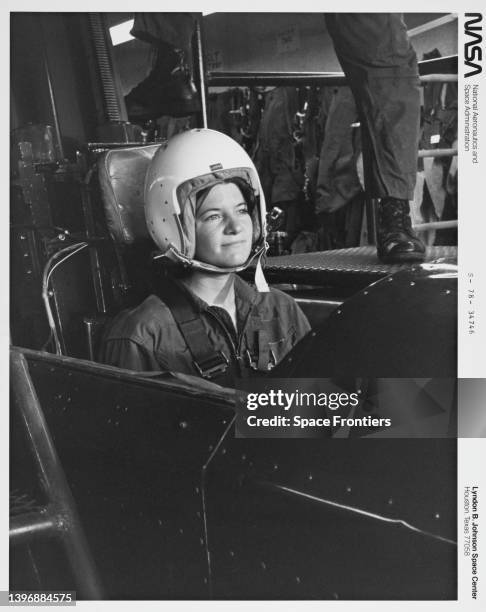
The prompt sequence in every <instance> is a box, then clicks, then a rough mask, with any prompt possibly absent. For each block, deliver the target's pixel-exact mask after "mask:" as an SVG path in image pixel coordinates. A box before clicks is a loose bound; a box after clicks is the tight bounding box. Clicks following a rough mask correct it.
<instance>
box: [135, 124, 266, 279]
mask: <svg viewBox="0 0 486 612" xmlns="http://www.w3.org/2000/svg"><path fill="white" fill-rule="evenodd" d="M221 182H234V183H235V184H236V185H237V186H238V187H239V188H240V190H241V192H242V194H243V196H244V198H245V201H246V202H247V204H248V208H249V210H250V214H251V218H252V222H253V249H252V254H251V255H250V258H249V259H248V261H247V262H246V263H245V264H244V265H243V266H240V267H238V268H237V269H238V270H241V269H244V268H245V267H247V265H248V264H249V263H250V261H251V260H252V259H253V258H254V257H255V255H256V254H257V252H262V249H263V250H264V246H265V235H266V234H265V232H266V230H265V220H266V209H265V198H264V195H263V193H262V189H261V184H260V180H259V177H258V174H257V171H256V169H255V166H254V164H253V162H252V160H251V158H250V157H249V156H248V154H247V152H246V151H245V150H244V149H243V148H242V147H241V146H240V145H239V144H238V143H237V142H235V141H234V140H233V139H232V138H230V137H229V136H226V135H225V134H222V133H220V132H216V131H214V130H207V129H197V130H190V131H187V132H183V133H180V134H178V135H176V136H174V137H173V138H171V139H170V140H169V142H168V143H167V146H166V147H165V148H162V147H161V148H160V149H159V150H158V151H157V152H156V154H155V155H154V157H153V159H152V161H151V163H150V165H149V168H148V171H147V175H146V179H145V194H144V195H145V217H146V221H147V227H148V230H149V232H150V235H151V236H152V238H153V240H154V242H155V244H156V245H157V247H158V248H159V250H160V252H161V254H162V255H164V256H165V258H167V259H169V260H171V261H173V262H179V263H180V264H183V265H185V266H192V267H195V268H200V269H204V270H209V271H215V272H221V271H236V270H237V269H236V268H235V269H234V270H233V269H229V268H228V269H226V268H225V269H221V268H218V267H216V266H211V265H210V264H205V263H204V262H199V261H197V260H195V259H194V254H195V225H196V223H195V211H196V195H197V193H198V192H200V191H201V190H202V189H207V188H208V187H211V186H212V185H215V184H217V183H221Z"/></svg>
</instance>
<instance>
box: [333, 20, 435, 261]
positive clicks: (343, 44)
mask: <svg viewBox="0 0 486 612" xmlns="http://www.w3.org/2000/svg"><path fill="white" fill-rule="evenodd" d="M326 23H327V27H328V30H329V33H330V34H331V37H332V39H333V41H334V46H335V49H336V54H337V56H338V59H339V61H340V63H341V65H342V68H343V70H344V72H345V73H346V76H347V78H348V79H349V85H350V87H351V89H352V90H353V93H354V96H355V98H356V104H357V107H358V110H359V113H360V120H361V124H362V128H363V129H362V132H363V151H364V155H363V157H364V160H365V180H366V187H367V190H368V192H369V195H370V196H371V197H374V198H379V199H380V204H379V211H378V256H379V257H380V258H381V259H382V260H383V261H385V262H402V261H417V260H419V261H420V260H423V257H424V251H425V249H424V246H423V244H422V243H421V242H420V240H419V239H418V238H417V236H416V235H415V234H414V232H413V231H412V229H411V221H410V215H409V211H410V208H409V202H408V201H409V200H411V199H412V197H413V191H414V187H415V180H416V173H417V150H418V140H419V121H420V90H419V87H420V83H419V79H418V67H417V58H416V55H415V51H414V50H413V47H412V45H411V44H410V40H409V38H408V35H407V30H406V26H405V24H404V22H403V20H402V17H401V14H399V13H347V14H345V13H332V14H328V15H326Z"/></svg>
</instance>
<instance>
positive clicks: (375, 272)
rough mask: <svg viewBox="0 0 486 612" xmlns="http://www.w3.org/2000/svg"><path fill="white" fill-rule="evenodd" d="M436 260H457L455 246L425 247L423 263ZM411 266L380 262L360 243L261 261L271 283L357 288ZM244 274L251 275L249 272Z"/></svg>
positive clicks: (411, 264) (374, 249) (410, 264)
mask: <svg viewBox="0 0 486 612" xmlns="http://www.w3.org/2000/svg"><path fill="white" fill-rule="evenodd" d="M439 259H440V260H444V259H447V260H449V261H451V262H453V261H457V247H455V246H433V247H427V252H426V262H429V263H431V262H434V261H437V260H439ZM413 265H416V264H413V263H409V264H383V263H381V262H380V261H379V260H378V259H377V256H376V247H374V246H363V247H355V248H352V249H339V250H334V251H319V252H315V253H302V254H299V255H284V256H281V257H269V258H268V259H267V261H266V264H265V275H266V277H267V279H268V280H269V281H270V282H273V283H278V282H280V283H306V284H310V285H327V284H329V285H335V286H341V287H345V286H349V287H350V286H354V287H356V288H357V289H359V288H361V287H365V286H366V285H369V284H370V283H372V282H374V281H377V280H379V279H380V278H383V277H384V276H387V275H388V274H392V273H394V272H397V271H399V270H404V269H407V268H410V267H411V266H413ZM245 276H246V277H247V278H251V276H252V275H250V274H249V275H245Z"/></svg>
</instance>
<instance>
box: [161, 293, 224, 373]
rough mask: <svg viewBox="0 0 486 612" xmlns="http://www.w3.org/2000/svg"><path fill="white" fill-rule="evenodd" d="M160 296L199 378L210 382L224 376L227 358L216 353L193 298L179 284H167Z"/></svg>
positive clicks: (220, 352)
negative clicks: (185, 345)
mask: <svg viewBox="0 0 486 612" xmlns="http://www.w3.org/2000/svg"><path fill="white" fill-rule="evenodd" d="M157 293H158V296H159V297H160V299H161V300H162V301H163V302H164V304H166V306H167V307H168V308H169V310H170V311H171V313H172V316H173V317H174V319H175V322H176V323H177V327H178V328H179V331H180V332H181V334H182V337H183V338H184V341H185V343H186V344H187V347H188V349H189V351H190V353H191V355H192V359H193V364H194V367H195V368H196V370H197V371H198V372H199V374H200V375H201V376H202V377H203V378H206V379H208V380H210V379H212V378H216V377H217V376H220V375H221V374H224V373H225V372H226V370H227V369H228V366H229V361H228V358H227V357H226V355H225V354H224V353H223V352H222V351H216V350H215V348H214V346H213V345H212V343H211V341H210V340H209V337H208V334H207V332H206V328H205V327H204V323H203V322H202V319H201V313H200V312H199V310H198V309H197V307H196V305H195V304H194V302H193V301H192V300H191V298H190V296H189V295H187V294H186V292H185V291H184V290H183V289H181V288H180V287H179V286H178V285H177V284H176V283H167V284H165V285H164V288H163V292H159V291H158V292H157Z"/></svg>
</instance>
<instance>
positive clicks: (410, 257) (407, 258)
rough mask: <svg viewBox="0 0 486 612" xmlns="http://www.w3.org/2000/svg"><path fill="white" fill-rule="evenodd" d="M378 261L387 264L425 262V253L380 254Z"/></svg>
mask: <svg viewBox="0 0 486 612" xmlns="http://www.w3.org/2000/svg"><path fill="white" fill-rule="evenodd" d="M378 259H379V260H380V261H381V262H383V263H386V264H399V263H409V262H423V261H424V260H425V253H397V254H395V255H380V254H379V253H378Z"/></svg>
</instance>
